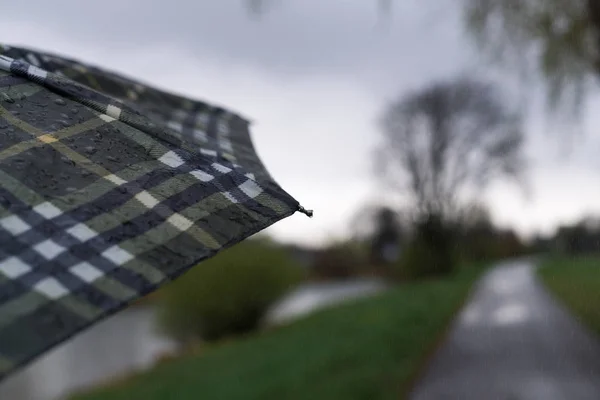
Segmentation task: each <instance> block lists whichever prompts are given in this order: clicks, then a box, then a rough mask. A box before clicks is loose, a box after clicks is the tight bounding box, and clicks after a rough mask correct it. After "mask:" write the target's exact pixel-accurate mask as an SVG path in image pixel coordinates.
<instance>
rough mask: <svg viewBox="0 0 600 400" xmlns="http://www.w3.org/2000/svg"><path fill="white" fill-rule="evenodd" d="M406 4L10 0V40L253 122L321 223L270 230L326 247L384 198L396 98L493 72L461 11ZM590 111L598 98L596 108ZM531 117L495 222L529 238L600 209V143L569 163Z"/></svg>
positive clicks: (5, 18)
mask: <svg viewBox="0 0 600 400" xmlns="http://www.w3.org/2000/svg"><path fill="white" fill-rule="evenodd" d="M276 3H277V2H276ZM397 3H398V5H397V7H396V8H395V10H394V14H393V17H392V19H391V20H389V21H383V22H382V21H380V20H379V18H378V13H377V8H376V7H375V5H374V4H371V2H370V1H365V0H360V1H347V0H346V1H343V0H327V1H325V0H280V1H279V2H278V3H277V4H275V6H274V7H273V9H272V10H270V11H269V12H268V13H267V14H266V15H263V17H262V18H260V19H257V18H252V17H250V16H249V15H248V13H247V11H246V8H245V7H244V5H243V0H202V1H192V0H177V1H175V0H171V1H149V0H127V1H123V0H104V1H102V2H83V1H75V0H69V1H67V0H53V1H47V0H28V1H27V2H18V1H8V0H0V9H1V10H2V11H1V12H0V38H1V40H3V41H4V42H5V43H7V44H13V45H24V46H29V47H37V48H40V49H43V50H47V51H54V52H59V53H63V54H66V55H69V56H71V57H74V58H79V59H81V60H83V61H88V62H91V63H94V64H97V65H100V66H103V67H108V68H111V69H115V70H117V71H120V72H123V73H126V74H127V75H133V76H135V77H137V78H139V79H141V80H143V81H147V82H151V83H153V84H154V85H156V86H159V87H161V88H164V89H169V90H173V91H177V92H180V93H183V94H185V95H188V96H191V97H195V98H199V99H202V100H206V101H209V102H212V103H217V104H221V105H224V106H226V107H228V108H232V109H234V110H235V111H238V112H241V113H242V114H243V115H245V116H248V117H250V118H251V119H252V120H253V121H254V127H253V132H252V134H253V138H254V141H255V143H256V146H257V149H258V151H259V154H260V156H261V157H262V159H263V161H264V163H265V164H266V166H267V168H268V169H269V170H270V171H271V172H272V175H273V176H274V177H275V178H276V179H277V180H278V181H279V183H280V184H281V185H282V186H283V187H284V188H285V189H286V190H287V191H288V192H289V193H290V194H292V195H293V196H294V197H296V198H297V199H298V200H299V201H300V202H301V203H302V204H303V205H304V206H305V207H307V208H313V209H314V210H315V217H314V218H313V219H308V218H306V217H305V216H303V215H301V214H297V215H295V216H292V217H291V218H288V219H287V220H284V221H282V222H279V223H278V224H276V225H275V226H274V227H272V228H270V229H269V230H268V232H270V233H271V234H273V235H275V236H277V237H279V238H281V239H282V240H285V241H298V242H304V243H308V244H318V243H321V242H323V240H326V239H328V238H332V237H337V236H339V235H341V234H342V233H343V232H344V229H345V227H346V225H347V222H348V220H349V219H350V218H351V216H352V215H353V214H354V213H356V212H357V211H358V209H359V207H361V206H362V205H364V204H366V203H369V202H371V201H374V200H377V199H378V198H380V197H381V196H383V195H385V191H384V190H382V189H381V188H379V187H378V186H377V184H376V183H375V181H374V179H373V174H372V169H371V166H370V165H371V159H370V154H371V150H372V148H373V146H374V145H375V143H376V141H377V137H378V132H377V129H376V125H375V119H376V117H377V116H378V114H379V113H380V112H381V109H382V107H383V106H384V105H385V104H386V102H387V101H389V100H390V99H392V98H394V97H395V96H398V95H401V94H402V93H405V92H406V91H408V90H411V89H415V88H418V87H419V86H421V85H423V84H426V83H428V82H430V81H431V80H432V79H438V78H448V77H451V76H453V75H454V74H456V73H458V72H461V71H464V70H474V69H475V68H476V69H477V70H478V71H480V72H481V71H487V70H486V69H485V68H481V67H480V66H479V64H478V63H477V59H476V57H475V56H474V54H475V53H474V51H473V49H472V48H471V46H470V44H469V42H468V41H467V40H466V39H465V37H464V34H463V31H462V27H461V25H460V20H459V10H458V9H455V7H456V5H455V4H456V3H457V2H455V1H454V0H429V1H426V0H404V1H398V2H397ZM494 76H497V75H494ZM498 79H500V78H498ZM499 83H501V84H502V86H503V87H511V85H513V86H514V82H512V81H507V80H504V79H501V81H500V82H499ZM594 104H595V105H596V106H600V101H596V100H592V102H591V103H590V109H593V107H592V106H593V105H594ZM535 108H536V107H535V106H534V107H533V109H535ZM533 115H534V117H533V118H531V119H530V121H529V123H528V129H529V132H528V133H529V136H530V141H529V144H528V155H529V157H530V160H531V165H532V168H531V170H530V174H529V181H530V182H531V193H530V196H529V197H528V198H525V197H524V196H523V195H522V194H520V192H519V191H518V190H517V189H516V188H513V187H512V186H510V185H506V184H497V185H495V186H494V187H493V188H492V189H491V190H490V192H489V193H488V195H487V198H488V199H489V204H490V206H491V208H492V211H493V217H494V219H495V221H496V222H497V223H499V224H501V225H505V226H508V225H510V226H514V227H515V228H517V229H518V230H519V232H521V233H523V234H530V233H531V232H534V231H537V230H542V231H546V232H547V231H549V230H551V229H552V228H553V226H554V225H555V224H557V223H561V222H568V221H572V220H573V219H575V218H577V217H579V216H581V215H583V214H586V213H590V212H594V211H600V201H599V200H598V199H600V179H599V178H600V158H599V157H597V154H598V149H599V148H600V140H599V139H598V135H592V134H590V135H588V137H587V138H584V137H581V138H579V139H578V141H577V143H576V146H577V147H576V148H575V149H574V150H573V151H572V152H571V157H570V158H569V159H567V158H565V157H563V156H562V154H563V153H564V148H565V146H566V144H565V143H564V142H559V141H557V140H556V139H555V138H553V136H552V134H549V133H546V132H545V131H546V130H547V129H546V128H547V126H546V125H545V124H544V121H543V119H542V118H540V117H539V115H537V114H536V113H535V112H534V114H533ZM536 115H537V116H536ZM591 115H592V113H589V115H587V116H586V119H585V121H584V123H583V126H584V128H586V129H587V130H588V132H593V131H595V130H596V129H597V128H598V126H600V125H599V124H600V116H598V117H595V118H593V117H592V116H591Z"/></svg>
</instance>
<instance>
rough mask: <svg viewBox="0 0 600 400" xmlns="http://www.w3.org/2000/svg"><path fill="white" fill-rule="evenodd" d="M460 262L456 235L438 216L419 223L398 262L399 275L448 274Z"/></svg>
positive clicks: (419, 276) (406, 277)
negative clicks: (457, 254) (458, 260)
mask: <svg viewBox="0 0 600 400" xmlns="http://www.w3.org/2000/svg"><path fill="white" fill-rule="evenodd" d="M456 264H457V257H456V251H455V235H454V232H453V231H452V229H451V228H449V227H447V226H446V225H444V223H443V222H442V221H441V220H440V219H438V218H435V217H429V218H427V219H426V220H424V221H422V222H420V223H417V224H416V226H415V229H414V233H413V236H412V238H411V239H410V240H409V242H408V244H407V246H406V248H405V249H404V251H403V253H402V256H401V257H400V262H399V263H398V277H399V278H402V279H415V278H422V277H428V276H438V275H445V274H448V273H451V272H452V271H454V269H455V267H456Z"/></svg>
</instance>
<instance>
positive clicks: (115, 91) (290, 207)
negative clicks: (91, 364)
mask: <svg viewBox="0 0 600 400" xmlns="http://www.w3.org/2000/svg"><path fill="white" fill-rule="evenodd" d="M248 125H249V123H248V121H247V120H245V119H244V118H242V117H240V116H239V115H236V114H234V113H232V112H229V111H227V110H224V109H222V108H218V107H213V106H211V105H209V104H206V103H203V102H199V101H194V100H190V99H187V98H184V97H180V96H176V95H173V94H170V93H165V92H163V91H160V90H157V89H153V88H151V87H148V86H145V85H142V84H140V83H138V82H135V81H133V80H130V79H126V78H124V77H121V76H119V75H116V74H114V73H111V72H107V71H103V70H101V69H98V68H94V67H91V66H88V65H84V64H82V63H79V62H76V61H73V60H69V59H66V58H62V57H57V56H54V55H50V54H44V53H41V52H37V51H32V50H27V49H22V48H14V47H8V46H3V45H0V379H2V378H3V377H5V376H6V375H7V374H9V373H11V372H13V371H14V370H15V369H16V368H17V367H19V366H22V365H24V364H25V363H27V362H28V361H30V360H32V359H33V358H35V357H36V356H38V355H40V354H41V353H43V352H44V351H46V350H48V349H50V348H51V347H53V346H55V345H57V344H58V343H60V342H62V341H64V340H66V339H67V338H69V337H70V336H72V335H74V334H76V333H77V332H79V331H81V330H83V329H85V328H86V327H89V326H90V325H92V324H93V323H94V322H97V321H99V320H100V319H102V318H104V317H106V316H108V315H111V314H113V313H115V312H117V311H118V310H120V309H122V308H123V307H125V306H126V305H127V304H129V303H131V302H132V301H134V300H136V299H138V298H140V297H141V296H144V295H145V294H147V293H149V292H152V291H153V290H155V289H157V288H158V287H159V286H160V285H161V284H163V283H164V282H166V281H168V280H171V279H173V278H175V277H177V276H179V275H180V274H181V273H183V272H185V271H186V270H187V269H189V268H190V267H192V266H193V265H195V264H197V263H198V262H199V261H201V260H204V259H206V258H209V257H211V256H213V255H215V254H216V253H217V252H219V250H221V249H223V248H225V247H227V246H230V245H233V244H235V243H237V242H239V241H241V240H243V239H245V238H246V237H248V236H250V235H252V234H254V233H256V232H258V231H260V230H262V229H264V228H265V227H267V226H269V225H271V224H273V223H274V222H276V221H278V220H281V219H282V218H285V217H287V216H289V215H291V214H293V213H294V212H296V211H304V209H303V208H302V207H300V206H299V204H298V202H297V201H296V200H294V199H293V198H292V197H291V196H290V195H288V194H287V193H286V192H285V191H283V190H282V189H281V188H280V187H279V186H278V185H277V184H276V182H274V181H273V179H272V178H271V176H270V175H269V173H268V172H267V170H266V169H265V168H264V166H263V164H262V163H261V161H260V159H259V158H258V156H257V154H256V152H255V150H254V147H253V145H252V142H251V139H250V135H249V132H248Z"/></svg>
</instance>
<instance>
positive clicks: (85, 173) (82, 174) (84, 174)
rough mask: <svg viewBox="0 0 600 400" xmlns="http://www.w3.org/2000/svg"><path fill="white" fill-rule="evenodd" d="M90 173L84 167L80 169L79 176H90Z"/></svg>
mask: <svg viewBox="0 0 600 400" xmlns="http://www.w3.org/2000/svg"><path fill="white" fill-rule="evenodd" d="M91 174H92V173H91V172H90V171H88V170H87V169H84V170H83V171H81V176H83V177H86V176H90V175H91Z"/></svg>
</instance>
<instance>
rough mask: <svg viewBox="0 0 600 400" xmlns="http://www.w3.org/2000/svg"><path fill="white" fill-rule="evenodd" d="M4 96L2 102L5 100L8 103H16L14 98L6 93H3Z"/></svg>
mask: <svg viewBox="0 0 600 400" xmlns="http://www.w3.org/2000/svg"><path fill="white" fill-rule="evenodd" d="M1 94H2V100H4V101H5V102H7V103H11V104H12V103H14V102H15V99H13V98H12V97H10V96H9V95H7V94H6V93H1Z"/></svg>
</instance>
